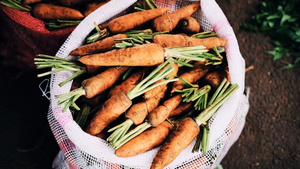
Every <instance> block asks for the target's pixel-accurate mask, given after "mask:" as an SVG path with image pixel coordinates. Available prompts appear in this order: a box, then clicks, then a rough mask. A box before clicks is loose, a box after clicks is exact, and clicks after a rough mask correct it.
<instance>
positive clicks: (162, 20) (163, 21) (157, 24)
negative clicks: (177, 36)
mask: <svg viewBox="0 0 300 169" xmlns="http://www.w3.org/2000/svg"><path fill="white" fill-rule="evenodd" d="M199 8H200V3H199V2H196V3H193V4H190V5H188V6H185V7H182V8H180V9H178V10H177V11H174V12H172V13H168V14H165V15H162V16H160V17H158V18H156V19H154V21H153V26H154V28H155V29H156V30H157V31H158V32H162V31H171V30H173V29H174V28H175V27H176V26H177V24H178V22H179V21H180V19H182V18H185V17H188V16H191V15H192V14H193V13H195V12H196V11H197V10H198V9H199Z"/></svg>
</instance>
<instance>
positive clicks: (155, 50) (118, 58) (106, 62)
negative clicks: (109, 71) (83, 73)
mask: <svg viewBox="0 0 300 169" xmlns="http://www.w3.org/2000/svg"><path fill="white" fill-rule="evenodd" d="M78 60H79V61H80V62H82V63H83V64H85V65H95V66H156V65H159V64H161V63H163V62H164V50H163V48H162V47H161V46H160V45H158V44H154V43H149V44H144V45H139V46H135V47H129V48H123V49H114V50H111V51H108V52H105V53H98V54H92V55H85V56H83V57H81V58H79V59H78Z"/></svg>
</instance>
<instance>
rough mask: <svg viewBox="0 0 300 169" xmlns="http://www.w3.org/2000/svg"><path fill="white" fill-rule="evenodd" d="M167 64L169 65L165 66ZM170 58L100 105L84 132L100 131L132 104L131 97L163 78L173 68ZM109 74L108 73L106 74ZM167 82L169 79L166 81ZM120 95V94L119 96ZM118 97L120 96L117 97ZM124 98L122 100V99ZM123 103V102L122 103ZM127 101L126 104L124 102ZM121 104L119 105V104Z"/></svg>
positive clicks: (136, 95)
mask: <svg viewBox="0 0 300 169" xmlns="http://www.w3.org/2000/svg"><path fill="white" fill-rule="evenodd" d="M167 64H169V66H167V67H165V66H166V65H167ZM170 64H172V62H171V60H167V61H166V62H164V63H163V64H161V65H159V66H158V67H157V68H156V69H154V70H153V71H152V72H151V73H150V74H149V75H148V76H147V77H146V78H145V79H143V80H142V81H141V82H140V83H139V84H137V85H136V86H135V87H134V88H133V89H131V90H130V91H129V92H127V93H124V92H119V93H117V94H116V95H112V96H111V97H110V98H109V99H108V100H107V101H106V102H105V103H104V105H103V106H102V108H101V109H99V110H98V112H97V113H96V115H95V116H94V117H93V119H92V120H91V123H90V125H89V126H88V128H87V129H86V132H87V133H89V134H91V135H96V134H98V133H100V132H101V131H102V130H103V129H104V128H105V127H106V126H107V125H108V124H109V123H110V122H112V121H113V120H115V119H116V118H117V117H118V116H120V115H121V114H122V113H123V112H125V111H126V110H127V109H128V108H129V107H130V106H131V104H132V101H131V100H132V99H134V98H136V97H138V96H140V95H142V94H143V93H144V92H146V91H147V90H150V89H152V88H154V87H156V85H160V84H155V85H153V83H155V82H156V81H158V80H160V79H162V78H164V77H165V76H166V75H167V74H168V73H169V72H171V71H173V69H174V68H172V67H171V65H170ZM163 67H165V68H164V71H162V72H160V73H158V71H159V70H160V69H162V68H163ZM108 76H109V75H108ZM176 80H178V79H171V80H170V81H176ZM166 82H169V81H166ZM119 95H121V96H119ZM125 96H126V97H125ZM119 97H122V98H120V99H119ZM122 99H124V101H123V100H122ZM123 103H124V104H123ZM125 103H127V104H125ZM119 104H121V105H119Z"/></svg>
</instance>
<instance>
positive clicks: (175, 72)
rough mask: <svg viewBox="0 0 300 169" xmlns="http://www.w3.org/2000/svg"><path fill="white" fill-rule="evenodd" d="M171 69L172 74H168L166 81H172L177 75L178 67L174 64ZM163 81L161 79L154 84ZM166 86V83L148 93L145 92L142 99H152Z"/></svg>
mask: <svg viewBox="0 0 300 169" xmlns="http://www.w3.org/2000/svg"><path fill="white" fill-rule="evenodd" d="M172 67H173V68H174V70H173V71H172V72H170V74H169V75H168V76H169V77H168V79H173V78H174V77H175V76H176V75H177V72H178V65H177V64H176V63H174V64H173V65H172ZM164 80H165V79H161V80H159V81H157V82H156V83H159V82H162V81H164ZM167 85H168V84H167V83H164V84H162V85H159V86H157V87H155V88H153V89H152V90H149V91H148V92H146V93H145V94H144V98H145V99H149V98H151V97H154V96H155V95H156V94H157V93H158V92H160V91H161V89H162V88H164V86H167Z"/></svg>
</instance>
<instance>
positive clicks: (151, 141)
mask: <svg viewBox="0 0 300 169" xmlns="http://www.w3.org/2000/svg"><path fill="white" fill-rule="evenodd" d="M171 130H172V125H171V124H170V123H169V122H167V121H164V122H162V123H161V124H160V125H158V126H157V127H152V128H150V129H148V130H146V131H144V132H143V133H141V134H140V135H138V136H137V137H135V138H133V139H132V140H130V141H129V142H127V143H125V144H124V145H123V146H121V147H120V148H118V149H117V150H116V151H115V154H116V155H117V156H118V157H132V156H135V155H138V154H141V153H144V152H146V151H148V150H151V149H153V148H154V147H157V146H158V145H160V144H161V143H162V142H163V141H164V140H165V138H166V137H167V136H168V135H169V133H170V131H171Z"/></svg>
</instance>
